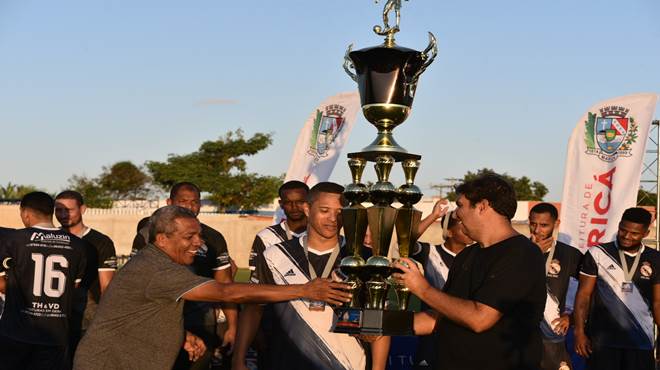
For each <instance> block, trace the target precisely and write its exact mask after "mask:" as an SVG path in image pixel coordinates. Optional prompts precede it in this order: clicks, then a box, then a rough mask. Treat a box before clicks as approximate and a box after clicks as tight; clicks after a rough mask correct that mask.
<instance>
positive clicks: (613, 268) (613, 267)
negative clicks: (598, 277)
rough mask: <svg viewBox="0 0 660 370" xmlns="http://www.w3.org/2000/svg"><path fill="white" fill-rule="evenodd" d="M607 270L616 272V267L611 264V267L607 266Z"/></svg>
mask: <svg viewBox="0 0 660 370" xmlns="http://www.w3.org/2000/svg"><path fill="white" fill-rule="evenodd" d="M607 269H608V270H616V266H614V265H612V264H610V265H609V266H607Z"/></svg>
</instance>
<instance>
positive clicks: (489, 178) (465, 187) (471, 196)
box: [456, 173, 518, 220]
mask: <svg viewBox="0 0 660 370" xmlns="http://www.w3.org/2000/svg"><path fill="white" fill-rule="evenodd" d="M456 193H457V194H460V195H463V196H464V197H465V198H467V199H468V200H469V201H470V203H471V204H472V206H473V207H474V205H475V204H476V203H478V202H480V201H482V200H484V199H485V200H487V201H488V203H490V207H491V208H493V209H494V210H495V212H497V213H498V214H500V215H502V216H505V217H506V218H508V219H509V220H511V219H512V218H513V216H514V215H515V214H516V208H517V207H518V203H517V201H516V191H515V190H514V189H513V186H512V185H511V184H510V183H509V182H508V181H507V180H506V179H505V178H504V177H502V176H500V175H498V174H490V173H489V174H484V175H481V176H478V177H477V178H475V179H473V180H468V181H465V182H464V183H462V184H460V185H458V186H457V187H456Z"/></svg>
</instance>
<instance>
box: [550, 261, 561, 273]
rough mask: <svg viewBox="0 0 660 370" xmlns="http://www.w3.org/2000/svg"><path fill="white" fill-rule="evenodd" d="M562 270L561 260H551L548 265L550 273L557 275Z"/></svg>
mask: <svg viewBox="0 0 660 370" xmlns="http://www.w3.org/2000/svg"><path fill="white" fill-rule="evenodd" d="M560 271H561V264H560V263H559V260H558V259H553V260H552V261H551V262H550V266H549V267H548V275H550V276H553V277H556V276H558V275H559V272H560Z"/></svg>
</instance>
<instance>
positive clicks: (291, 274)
mask: <svg viewBox="0 0 660 370" xmlns="http://www.w3.org/2000/svg"><path fill="white" fill-rule="evenodd" d="M284 276H285V277H286V276H296V273H295V272H293V269H291V270H289V271H287V272H286V274H284Z"/></svg>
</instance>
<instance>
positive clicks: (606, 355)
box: [587, 347, 655, 370]
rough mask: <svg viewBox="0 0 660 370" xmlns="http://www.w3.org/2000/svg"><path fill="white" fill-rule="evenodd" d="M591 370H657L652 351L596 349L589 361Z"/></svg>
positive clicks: (588, 366) (588, 365) (588, 364)
mask: <svg viewBox="0 0 660 370" xmlns="http://www.w3.org/2000/svg"><path fill="white" fill-rule="evenodd" d="M587 369H589V370H610V369H611V370H655V360H654V358H653V351H652V350H641V349H627V348H610V347H600V348H594V349H593V352H592V353H591V356H589V358H588V359H587Z"/></svg>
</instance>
